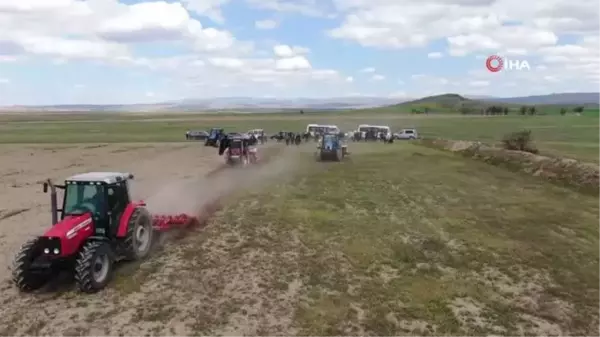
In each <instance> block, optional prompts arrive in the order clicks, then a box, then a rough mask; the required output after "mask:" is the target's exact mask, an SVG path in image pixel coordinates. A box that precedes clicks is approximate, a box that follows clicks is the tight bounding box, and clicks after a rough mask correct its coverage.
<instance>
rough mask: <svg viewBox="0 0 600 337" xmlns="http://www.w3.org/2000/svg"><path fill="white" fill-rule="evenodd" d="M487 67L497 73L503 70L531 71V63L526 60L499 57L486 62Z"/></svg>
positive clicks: (492, 57) (490, 58) (491, 57)
mask: <svg viewBox="0 0 600 337" xmlns="http://www.w3.org/2000/svg"><path fill="white" fill-rule="evenodd" d="M485 67H486V68H487V69H488V70H489V71H491V72H493V73H497V72H499V71H501V70H530V69H531V67H530V66H529V62H527V61H526V60H513V59H507V58H505V57H500V56H498V55H492V56H490V57H488V58H487V59H486V60H485Z"/></svg>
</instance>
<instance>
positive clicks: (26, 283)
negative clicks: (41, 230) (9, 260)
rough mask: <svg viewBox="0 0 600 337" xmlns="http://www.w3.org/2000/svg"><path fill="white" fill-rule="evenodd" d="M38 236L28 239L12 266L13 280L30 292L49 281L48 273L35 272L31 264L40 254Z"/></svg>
mask: <svg viewBox="0 0 600 337" xmlns="http://www.w3.org/2000/svg"><path fill="white" fill-rule="evenodd" d="M38 240H39V239H38V238H35V239H32V240H29V241H27V242H26V243H25V244H23V245H22V246H21V249H20V250H19V253H17V255H16V256H15V259H14V261H13V266H12V281H13V283H14V284H15V285H16V286H17V288H19V290H21V291H23V292H30V291H34V290H37V289H39V288H41V287H42V286H43V285H44V284H46V282H47V281H48V274H49V273H45V272H41V273H40V272H35V271H34V270H32V268H31V265H32V263H33V261H34V260H35V259H36V258H37V257H38V256H40V254H41V251H40V247H39V246H38Z"/></svg>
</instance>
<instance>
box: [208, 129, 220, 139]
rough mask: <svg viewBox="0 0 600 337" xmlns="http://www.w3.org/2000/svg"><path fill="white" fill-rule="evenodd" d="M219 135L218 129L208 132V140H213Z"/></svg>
mask: <svg viewBox="0 0 600 337" xmlns="http://www.w3.org/2000/svg"><path fill="white" fill-rule="evenodd" d="M218 134H219V129H212V130H210V138H215V137H217V135H218Z"/></svg>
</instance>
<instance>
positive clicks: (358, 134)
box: [352, 130, 394, 143]
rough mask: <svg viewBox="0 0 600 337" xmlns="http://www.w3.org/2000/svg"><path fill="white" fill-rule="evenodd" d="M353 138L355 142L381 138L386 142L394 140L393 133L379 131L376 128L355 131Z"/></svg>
mask: <svg viewBox="0 0 600 337" xmlns="http://www.w3.org/2000/svg"><path fill="white" fill-rule="evenodd" d="M352 140H353V141H355V142H359V141H369V140H380V141H382V142H385V143H392V142H393V141H394V137H393V136H392V134H391V133H384V132H378V131H376V130H369V131H358V130H357V131H354V134H353V135H352Z"/></svg>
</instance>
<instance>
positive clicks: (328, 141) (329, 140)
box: [323, 135, 337, 149]
mask: <svg viewBox="0 0 600 337" xmlns="http://www.w3.org/2000/svg"><path fill="white" fill-rule="evenodd" d="M336 143H337V139H336V138H335V136H334V135H325V136H324V137H323V145H325V148H326V149H333V148H334V144H336Z"/></svg>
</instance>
